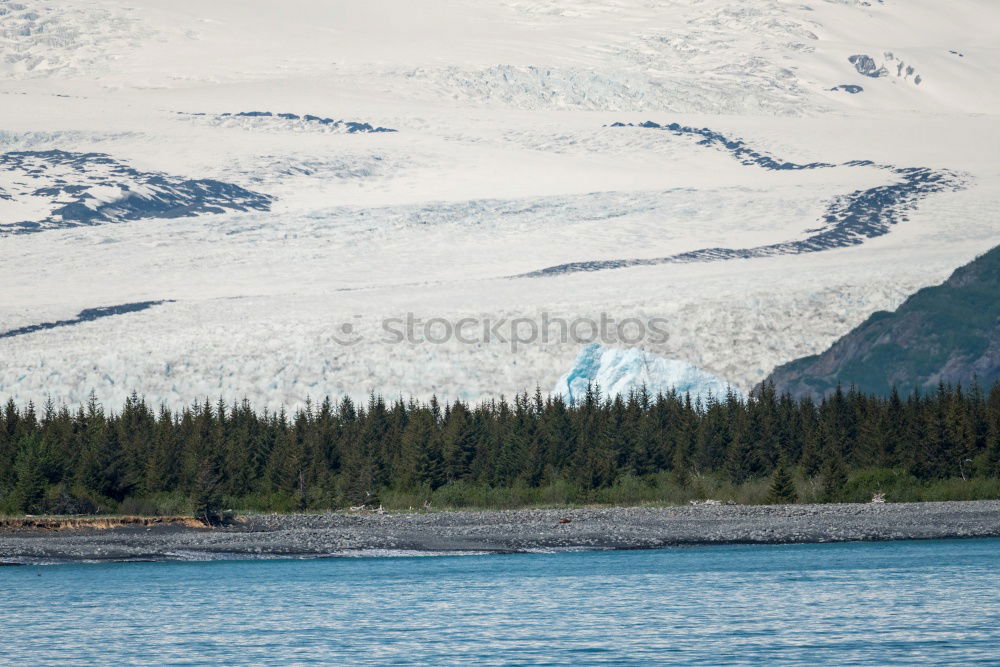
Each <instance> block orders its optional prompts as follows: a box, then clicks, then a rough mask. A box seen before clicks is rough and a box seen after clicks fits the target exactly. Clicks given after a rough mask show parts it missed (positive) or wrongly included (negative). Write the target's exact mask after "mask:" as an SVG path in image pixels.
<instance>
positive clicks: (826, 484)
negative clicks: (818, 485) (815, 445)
mask: <svg viewBox="0 0 1000 667" xmlns="http://www.w3.org/2000/svg"><path fill="white" fill-rule="evenodd" d="M822 475H823V502H827V503H833V502H837V501H838V500H840V499H841V494H842V493H843V490H844V486H845V485H846V484H847V471H846V470H845V469H844V460H843V459H842V458H840V455H839V454H837V453H836V452H831V453H829V454H828V455H827V458H826V461H825V462H824V463H823V471H822Z"/></svg>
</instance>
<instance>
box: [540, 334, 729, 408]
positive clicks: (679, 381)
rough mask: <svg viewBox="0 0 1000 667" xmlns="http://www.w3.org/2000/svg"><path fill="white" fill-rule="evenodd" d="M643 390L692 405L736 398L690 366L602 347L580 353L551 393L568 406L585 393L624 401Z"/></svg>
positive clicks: (640, 352) (714, 379)
mask: <svg viewBox="0 0 1000 667" xmlns="http://www.w3.org/2000/svg"><path fill="white" fill-rule="evenodd" d="M643 389H645V391H647V392H648V393H649V394H650V395H651V396H656V395H658V394H664V395H666V394H669V393H671V392H677V393H678V394H681V395H684V394H688V395H690V396H691V400H692V401H697V400H701V401H703V402H704V401H707V400H709V399H710V398H711V397H715V398H716V399H720V398H724V397H725V396H726V394H727V393H728V392H733V393H735V394H737V395H739V393H740V392H739V391H738V390H734V389H733V388H732V385H731V384H730V383H728V382H726V381H725V380H722V379H720V378H717V377H715V376H714V375H710V374H709V373H706V372H704V371H702V370H700V369H699V368H697V367H696V366H694V365H693V364H690V363H687V362H686V361H680V360H678V359H665V358H663V357H658V356H656V355H653V354H649V353H647V352H645V351H643V350H640V349H636V348H628V349H622V348H616V347H602V346H601V345H598V344H596V343H593V344H591V345H588V346H587V347H585V348H584V349H583V350H581V351H580V356H579V357H577V359H576V363H575V364H574V365H573V368H572V369H570V371H569V372H568V373H566V375H564V376H562V377H561V378H559V381H558V382H557V383H556V385H555V387H554V388H553V389H552V393H553V394H555V395H559V396H563V397H564V398H565V399H566V400H567V402H569V403H578V402H579V401H581V400H582V399H583V397H584V396H586V395H587V391H595V392H599V393H600V395H602V396H608V397H612V398H613V397H616V396H621V397H627V396H628V395H629V394H631V393H638V392H640V391H642V390H643Z"/></svg>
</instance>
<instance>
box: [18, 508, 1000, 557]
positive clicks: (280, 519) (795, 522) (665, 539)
mask: <svg viewBox="0 0 1000 667" xmlns="http://www.w3.org/2000/svg"><path fill="white" fill-rule="evenodd" d="M996 536H1000V501H973V502H941V503H898V504H871V505H860V504H844V505H786V506H743V505H698V506H687V507H632V508H628V507H611V508H579V509H562V510H559V509H544V510H510V511H495V512H494V511H491V512H428V513H403V514H391V513H390V514H377V513H329V514H290V515H247V516H241V517H240V519H239V523H238V524H236V525H233V526H229V527H225V528H187V527H183V526H169V525H168V526H152V527H142V526H130V527H124V528H112V529H74V530H59V531H53V530H43V529H20V530H6V531H0V563H5V564H23V563H40V562H66V561H69V562H73V561H116V560H201V559H223V558H247V557H251V558H252V557H261V558H263V557H323V556H349V555H366V554H370V555H379V554H384V555H390V554H405V553H408V552H487V553H511V552H524V551H527V552H530V551H540V550H558V549H567V548H570V549H649V548H656V547H667V546H679V545H697V544H780V543H807V542H844V541H859V540H872V541H874V540H905V539H932V538H956V537H996Z"/></svg>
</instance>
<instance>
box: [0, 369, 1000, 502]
mask: <svg viewBox="0 0 1000 667" xmlns="http://www.w3.org/2000/svg"><path fill="white" fill-rule="evenodd" d="M998 478H1000V383H998V384H997V385H995V386H994V387H993V388H992V390H991V391H989V392H985V391H982V390H980V389H979V388H978V387H972V388H969V389H965V388H962V387H957V386H956V387H953V386H948V385H943V384H942V385H940V386H939V387H938V389H937V391H935V392H932V393H930V394H920V393H914V394H912V395H910V396H906V397H901V396H900V395H898V394H897V393H895V392H893V393H892V394H891V395H890V396H888V397H884V398H883V397H879V396H875V395H865V394H862V393H860V392H858V391H855V390H842V389H839V388H838V389H837V391H835V392H834V394H833V395H832V396H830V397H829V398H827V399H824V400H822V401H820V402H814V401H812V400H811V399H809V398H803V399H801V400H794V399H792V398H791V397H790V396H788V395H778V394H776V393H775V391H774V389H773V387H771V386H769V385H765V386H764V387H762V388H761V390H760V391H759V392H758V393H757V394H756V395H755V396H753V397H751V398H749V399H742V398H740V397H738V396H736V395H733V394H730V395H727V396H722V397H718V398H717V399H716V398H710V399H709V400H708V401H706V402H700V401H699V402H692V400H691V399H690V397H688V396H686V395H679V394H675V393H674V394H668V395H657V396H651V395H649V394H647V393H646V392H644V391H640V392H637V393H634V394H632V395H630V396H628V397H622V398H613V399H611V398H606V397H603V396H602V395H601V394H600V392H599V391H598V390H597V389H596V388H595V389H592V390H591V391H589V392H588V393H587V395H586V396H585V397H583V399H582V400H580V401H579V403H578V404H576V405H568V404H567V403H566V402H564V401H563V400H562V399H560V398H558V397H544V396H542V394H541V393H540V392H537V391H536V393H535V394H534V395H529V394H522V395H518V396H516V397H514V398H513V400H504V399H501V400H493V401H486V402H482V403H479V404H475V405H470V404H468V403H464V402H461V401H456V402H454V403H450V404H443V405H442V404H441V403H439V402H438V401H437V400H436V399H432V400H431V401H429V402H426V403H423V402H415V401H412V400H411V401H403V400H395V401H386V400H384V399H383V398H381V397H378V396H371V397H370V398H369V400H368V401H367V403H366V404H361V405H359V404H356V403H354V402H352V401H351V400H350V399H347V398H345V399H342V400H340V401H339V402H333V401H331V400H330V399H327V400H324V401H323V402H321V403H307V405H306V406H305V407H304V408H303V409H301V410H298V411H296V412H294V413H291V414H289V413H286V412H284V411H280V412H266V411H265V412H257V411H255V410H254V409H253V407H252V406H251V405H250V404H249V403H247V402H246V401H244V402H242V403H239V404H236V405H227V404H225V403H223V402H222V401H218V402H216V403H211V402H205V403H202V404H196V405H193V406H191V407H190V408H187V409H184V410H181V411H179V412H171V411H170V410H168V409H166V408H164V407H160V408H154V407H151V406H150V405H148V404H147V403H146V402H145V401H144V400H143V399H142V398H140V397H138V396H136V395H133V396H132V397H131V398H129V399H128V400H127V401H126V402H125V405H124V406H122V408H121V409H120V411H117V412H114V411H111V412H109V411H106V410H105V409H104V408H103V407H102V406H101V405H99V404H98V403H97V401H96V400H94V399H91V400H90V401H89V403H88V404H87V405H85V406H83V407H80V408H79V409H77V410H73V411H71V410H69V409H67V408H66V407H57V406H55V405H53V404H51V403H49V404H48V405H45V406H42V407H37V406H33V405H30V404H29V405H26V406H18V405H16V404H15V403H14V402H13V401H9V402H8V403H7V404H6V406H5V408H4V409H3V410H2V411H0V511H3V512H6V513H10V514H17V513H31V514H38V513H53V514H72V513H94V512H117V511H123V512H130V513H180V512H195V513H197V512H199V511H201V512H206V511H208V510H210V509H221V508H235V509H238V510H243V509H256V510H273V511H294V510H305V509H330V508H342V507H348V506H355V507H356V506H361V505H366V506H370V507H375V506H378V505H380V504H383V503H385V504H386V506H391V507H403V508H405V507H406V506H411V507H414V506H415V507H420V506H423V505H425V504H426V503H432V504H434V505H435V506H463V505H465V506H474V505H478V506H516V505H519V504H532V503H539V504H566V503H589V502H639V501H650V500H653V501H656V500H659V501H665V502H683V501H685V500H687V499H694V498H699V497H700V498H706V497H714V498H725V499H732V500H737V501H741V502H765V501H770V502H794V501H795V500H796V499H798V500H800V501H802V500H810V501H838V500H868V499H870V497H871V493H872V492H873V491H875V492H878V491H881V492H884V493H887V494H888V496H889V497H888V499H889V500H890V501H891V500H912V499H923V498H924V496H923V495H921V494H922V493H924V492H923V491H920V490H921V489H923V490H925V491H926V490H927V489H936V491H934V493H933V494H932V497H934V498H939V497H940V499H943V498H946V497H952V496H954V497H980V496H986V497H996V496H997V495H998V494H1000V483H998ZM928 493H930V492H929V491H928ZM935 494H936V495H935Z"/></svg>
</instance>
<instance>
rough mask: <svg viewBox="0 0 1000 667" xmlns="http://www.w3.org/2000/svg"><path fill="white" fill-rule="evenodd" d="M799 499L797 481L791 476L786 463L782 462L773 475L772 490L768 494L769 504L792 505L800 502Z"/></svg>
mask: <svg viewBox="0 0 1000 667" xmlns="http://www.w3.org/2000/svg"><path fill="white" fill-rule="evenodd" d="M798 497H799V494H798V493H797V492H796V491H795V480H793V479H792V476H791V474H789V472H788V468H787V467H786V466H785V462H784V461H783V460H781V461H779V462H778V467H777V468H775V469H774V473H773V474H772V475H771V489H770V492H769V493H768V494H767V502H768V504H771V505H790V504H792V503H794V502H795V501H796V500H798Z"/></svg>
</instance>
